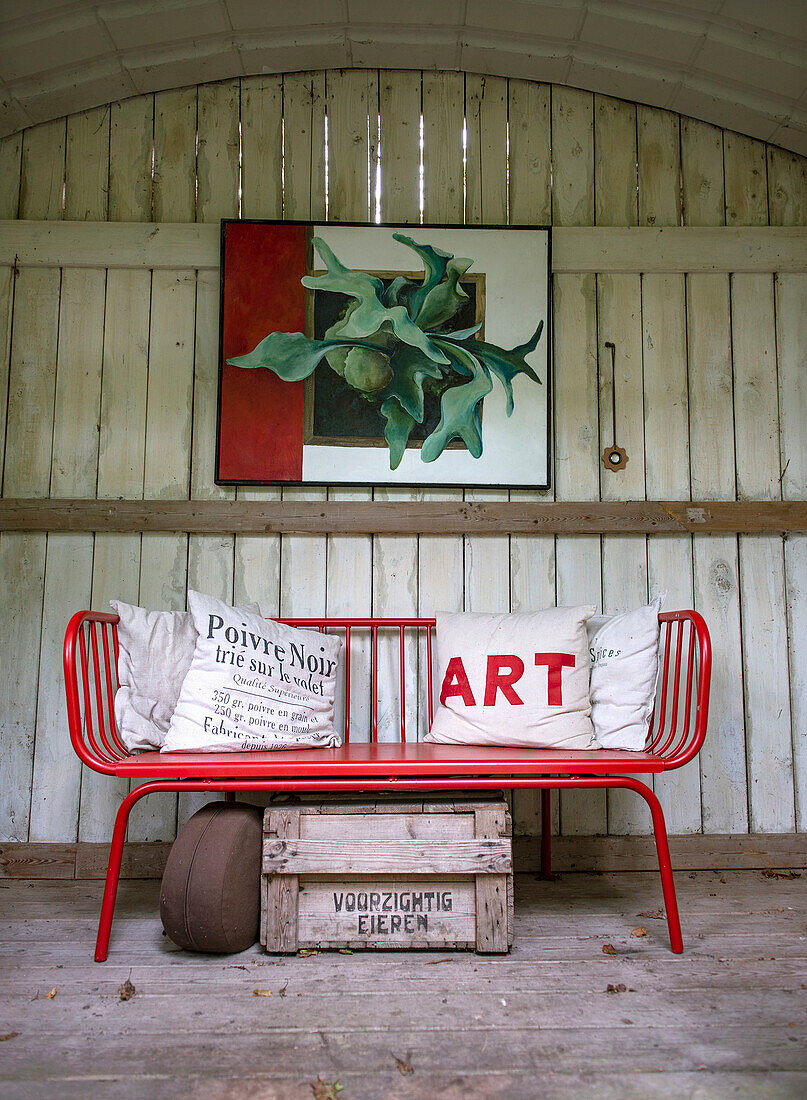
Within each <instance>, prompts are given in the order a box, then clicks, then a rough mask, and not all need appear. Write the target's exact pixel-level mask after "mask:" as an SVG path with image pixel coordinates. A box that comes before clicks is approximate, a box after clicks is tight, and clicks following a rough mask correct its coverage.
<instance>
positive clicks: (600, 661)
mask: <svg viewBox="0 0 807 1100" xmlns="http://www.w3.org/2000/svg"><path fill="white" fill-rule="evenodd" d="M665 595H666V593H664V594H662V595H660V596H657V597H656V598H655V599H654V600H653V601H652V603H649V604H648V605H647V606H646V607H637V608H636V609H635V610H633V611H627V612H625V613H624V614H622V615H597V616H594V617H593V618H591V619H589V621H588V623H587V624H586V628H587V631H588V635H589V654H590V658H591V688H590V695H591V718H592V721H593V723H594V735H595V737H596V738H597V742H598V744H600V745H602V746H603V748H608V749H632V750H634V751H641V750H642V749H644V747H645V742H646V740H647V731H648V729H649V726H650V719H651V717H652V714H653V704H654V702H655V698H656V681H657V680H658V666H659V636H660V629H659V621H658V614H659V611H660V610H661V606H662V603H663V602H664V597H665Z"/></svg>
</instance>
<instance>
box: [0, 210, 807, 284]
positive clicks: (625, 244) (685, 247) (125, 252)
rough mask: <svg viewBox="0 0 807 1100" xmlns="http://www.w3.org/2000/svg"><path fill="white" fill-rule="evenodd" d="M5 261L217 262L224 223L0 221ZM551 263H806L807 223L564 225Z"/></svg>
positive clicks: (688, 267) (625, 267) (785, 267)
mask: <svg viewBox="0 0 807 1100" xmlns="http://www.w3.org/2000/svg"><path fill="white" fill-rule="evenodd" d="M0 264H2V265H6V266H12V265H14V264H17V265H18V266H37V267H104V268H107V267H111V268H127V267H134V268H138V267H139V268H154V269H159V268H170V269H177V268H180V269H181V268H195V269H198V270H215V269H217V268H218V266H219V226H218V225H216V224H210V225H202V224H199V225H196V224H184V223H173V222H163V223H148V222H146V223H139V222H46V221H41V222H39V221H0ZM552 270H553V271H554V272H555V273H556V274H561V273H573V272H597V271H602V272H676V271H692V272H698V271H722V272H737V271H781V272H794V271H806V270H807V228H805V227H799V226H795V227H791V226H743V227H739V228H738V227H735V226H730V227H719V226H718V227H705V228H701V227H696V226H688V227H680V226H671V227H666V228H663V229H662V228H659V229H657V228H647V227H644V226H633V227H628V228H613V227H610V226H594V227H588V226H585V227H558V228H556V229H554V230H553V235H552Z"/></svg>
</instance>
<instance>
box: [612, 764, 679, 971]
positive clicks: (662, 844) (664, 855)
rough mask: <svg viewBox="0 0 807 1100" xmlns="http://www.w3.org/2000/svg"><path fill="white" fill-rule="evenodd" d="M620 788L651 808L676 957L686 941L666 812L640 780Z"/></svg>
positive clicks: (622, 784) (672, 943)
mask: <svg viewBox="0 0 807 1100" xmlns="http://www.w3.org/2000/svg"><path fill="white" fill-rule="evenodd" d="M620 786H629V787H630V788H631V790H634V791H636V792H637V794H640V795H641V796H642V798H643V799H644V800H645V802H646V803H647V805H648V806H649V807H650V815H651V817H652V819H653V833H654V834H655V838H656V852H657V853H658V869H659V871H660V873H661V889H662V891H663V893H664V909H665V912H666V913H667V927H668V929H669V932H670V947H671V948H672V950H673V951H674V952H675V954H676V955H680V954H681V952H682V951H683V950H684V941H683V939H682V938H681V921H680V918H679V916H678V901H677V899H676V896H675V880H674V879H673V871H672V863H671V861H670V845H669V844H668V842H667V826H666V825H665V823H664V811H663V810H662V808H661V803H660V802H659V800H658V798H657V797H656V794H655V792H654V791H651V790H650V788H649V787H648V786H647V785H646V784H644V783H640V782H639V780H638V779H630V780H627V781H623V783H621V784H620Z"/></svg>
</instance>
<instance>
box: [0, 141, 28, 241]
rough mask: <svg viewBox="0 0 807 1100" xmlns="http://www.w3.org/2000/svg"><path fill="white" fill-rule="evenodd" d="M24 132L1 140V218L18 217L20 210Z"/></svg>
mask: <svg viewBox="0 0 807 1100" xmlns="http://www.w3.org/2000/svg"><path fill="white" fill-rule="evenodd" d="M22 139H23V135H22V133H19V134H11V136H10V137H5V138H3V139H2V140H0V218H2V219H3V220H4V221H5V220H8V219H10V218H16V217H18V215H19V210H20V174H21V171H22Z"/></svg>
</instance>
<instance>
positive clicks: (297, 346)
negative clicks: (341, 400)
mask: <svg viewBox="0 0 807 1100" xmlns="http://www.w3.org/2000/svg"><path fill="white" fill-rule="evenodd" d="M392 236H393V239H394V240H396V241H398V242H399V243H400V244H403V245H406V246H407V247H408V248H411V249H412V250H413V251H415V252H416V253H417V254H418V256H419V257H420V259H421V261H422V262H423V265H424V275H423V279H422V281H421V282H418V281H416V280H414V279H411V278H409V277H408V276H405V275H399V276H397V277H396V278H395V279H393V280H392V282H390V283H389V284H388V285H385V284H384V282H382V280H381V279H380V278H378V277H376V276H375V275H370V274H367V273H366V272H363V271H353V270H351V269H350V268H348V267H345V266H344V264H342V263H341V262H340V260H339V259H338V258H337V256H336V255H335V254H334V252H333V251H332V249H331V248H330V247H329V246H328V245H327V244H326V243H325V241H323V240H322V239H321V238H320V237H314V238H313V245H314V248H315V249H316V251H317V253H318V255H319V256H320V257H321V259H322V261H323V262H324V264H325V268H326V273H325V274H323V275H306V276H304V277H303V279H302V280H301V281H302V284H303V286H305V287H307V288H308V289H310V290H315V291H325V292H331V293H336V294H341V295H345V296H347V298H348V304H347V305H346V306H345V308H344V309H343V310H342V312H341V315H340V316H339V317H338V319H337V320H336V321H335V322H334V323H333V324H332V325H331V326H330V327H329V328H328V329H327V331H326V332H325V334H324V338H323V339H313V338H311V337H308V336H306V335H305V334H304V333H302V332H272V333H270V334H269V335H268V336H266V337H265V338H264V339H263V340H261V341H260V343H259V344H258V345H257V347H255V348H254V349H253V350H252V351H251V352H249V353H248V354H246V355H238V356H235V357H234V358H230V359H228V360H227V362H228V363H230V364H232V365H233V366H235V367H244V368H256V367H265V368H266V369H268V370H271V371H273V372H274V373H275V374H276V375H277V376H278V377H279V378H281V379H283V380H284V381H286V382H299V381H302V380H303V379H305V378H307V377H308V376H309V375H311V374H313V373H314V371H315V370H316V369H317V368H318V367H319V366H320V365H321V364H322V365H323V369H326V367H327V369H330V370H332V371H335V372H336V374H338V375H339V376H340V377H341V378H343V379H344V381H345V383H346V384H347V385H348V386H350V387H352V389H353V390H355V391H356V392H357V393H358V394H360V395H361V397H362V398H363V399H364V400H365V401H367V402H369V403H370V404H371V405H373V406H374V407H375V408H376V409H377V410H378V411H379V412H380V414H381V416H382V417H383V420H384V423H385V429H384V438H385V439H386V442H387V445H388V447H389V462H390V469H391V470H395V469H397V467H398V466H399V464H400V462H401V459H402V458H403V455H404V451H405V449H406V445H407V442H408V441H409V438H410V435H411V434H412V432H413V430H414V429H415V426H416V425H421V424H423V420H424V403H425V399H426V395H427V394H428V395H430V396H433V397H435V398H437V399H439V402H440V416H439V421H438V423H437V425H436V426H435V427H434V428H433V430H432V431H431V432H430V433H429V434H428V435H427V436H426V438H425V439H424V440H423V445H422V447H421V450H420V457H421V459H422V461H423V462H434V461H435V459H437V458H439V457H440V455H441V454H442V453H443V451H444V450H445V448H446V447H447V446H448V444H449V443H451V441H452V440H455V439H460V440H462V442H463V443H464V444H465V446H466V447H467V449H468V451H469V453H470V454H471V455H472V456H473V457H474V458H479V457H480V456H481V454H482V450H483V439H482V405H483V402H484V400H485V398H486V397H487V395H488V394H489V393H490V392H491V391H492V390H493V383H494V378H495V379H497V380H498V382H499V383H500V384H501V386H502V387H503V389H504V392H505V395H506V401H507V415H508V416H509V415H510V414H511V413H512V411H513V400H514V399H513V379H514V378H516V376H517V375H519V374H524V375H526V376H527V378H529V379H530V380H531V381H532V382H534V383H536V385H540V384H541V382H540V379H539V378H538V376H537V374H536V373H535V371H534V370H533V369H532V367H530V365H529V364H528V363H527V361H526V356H527V355H529V353H530V352H531V351H534V350H535V348H536V347H537V345H538V342H539V340H540V339H541V334H542V332H543V328H544V322H543V321H539V322H538V324H537V327H536V328H535V331H534V332H533V335H532V336H531V337H530V338H529V340H527V341H526V343H524V344H519V345H518V346H516V347H514V348H511V349H510V350H507V349H505V348H501V347H499V346H497V345H496V344H490V343H487V342H485V341H484V340H480V339H477V333H478V332H479V330H480V328H481V327H482V322H481V321H480V322H479V323H478V324H475V325H473V326H472V327H466V328H461V329H455V328H454V327H453V326H452V319H453V318H455V317H456V315H457V313H458V312H459V310H460V309H461V307H462V305H463V303H464V302H466V301H467V300H468V295H467V294H466V292H465V291H464V290H463V288H462V286H461V283H460V280H461V279H462V277H463V275H464V274H465V273H466V272H467V271H468V269H469V268H470V267H471V265H472V264H473V260H470V259H463V258H460V257H456V256H453V255H452V254H451V253H450V252H445V251H443V250H442V249H440V248H436V247H434V246H432V245H429V244H418V243H417V242H416V241H414V240H413V239H412V238H411V237H408V236H406V235H405V234H403V233H393V234H392ZM514 277H515V278H517V274H515V273H514ZM455 324H456V322H455Z"/></svg>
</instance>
